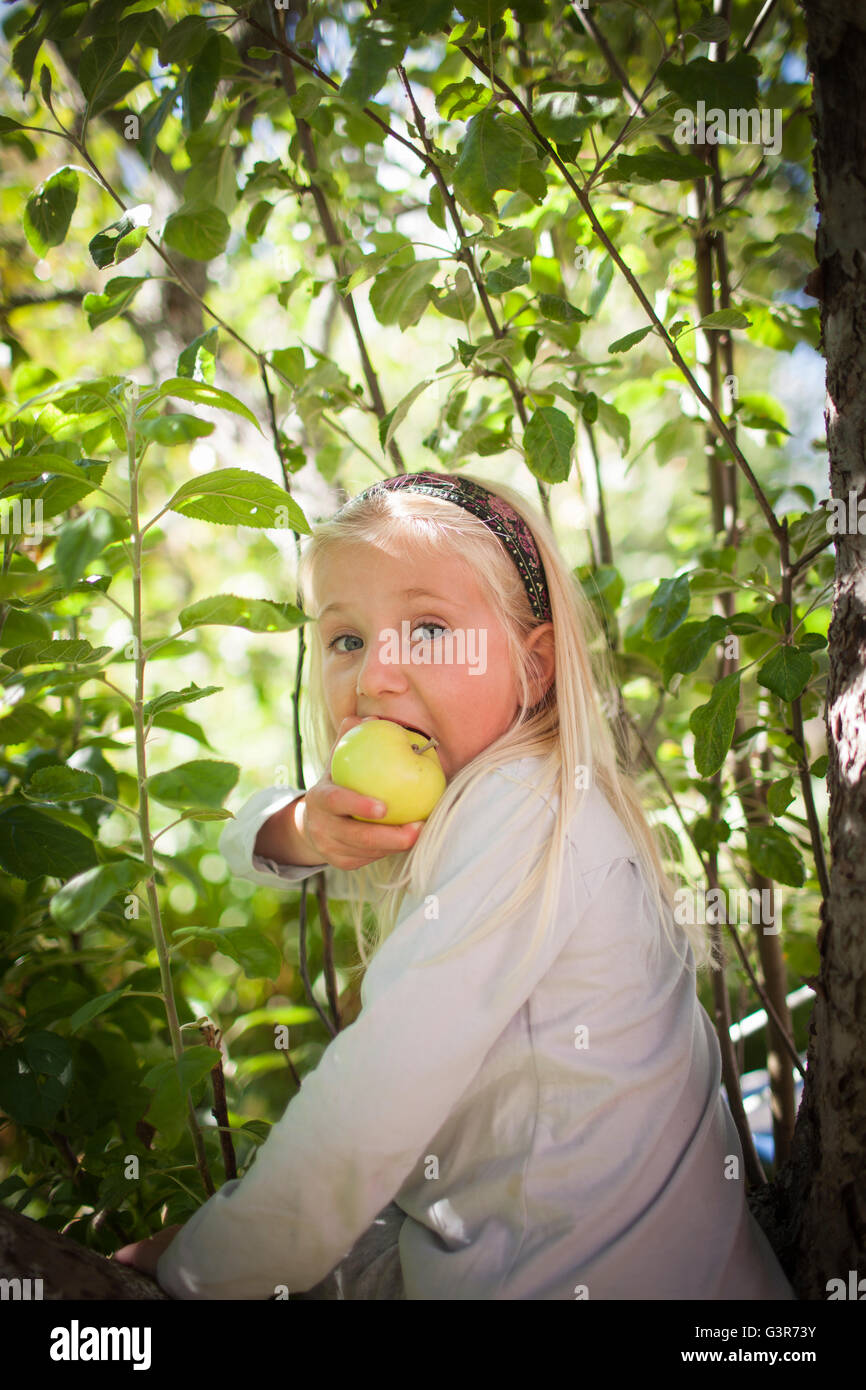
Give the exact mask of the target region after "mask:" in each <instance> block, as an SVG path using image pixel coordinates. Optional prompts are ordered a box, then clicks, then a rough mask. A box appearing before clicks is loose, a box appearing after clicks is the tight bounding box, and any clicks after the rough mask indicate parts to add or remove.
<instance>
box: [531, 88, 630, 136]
mask: <svg viewBox="0 0 866 1390" xmlns="http://www.w3.org/2000/svg"><path fill="white" fill-rule="evenodd" d="M612 95H614V96H616V97H621V95H622V89H621V88H620V87H619V86H618V85H617V88H616V92H615V93H612ZM532 119H533V121H534V122H535V124H536V125H537V127H538V129H539V130H540V131H541V134H542V135H546V136H547V138H548V140H555V141H556V143H557V144H558V145H570V144H572V143H573V142H576V143H577V144H578V145H579V144H580V141H581V140H582V139H583V135H584V132H585V131H586V129H587V127H588V126H590V125H592V124H594V122H595V121H596V119H597V118H596V116H595V114H594V113H593V112H591V111H587V110H586V109H585V102H584V100H583V98H582V96H581V93H580V92H579V91H571V92H565V91H558V92H543V93H541V94H540V95H539V96H538V97H537V98H536V99H535V101H534V103H533V107H532Z"/></svg>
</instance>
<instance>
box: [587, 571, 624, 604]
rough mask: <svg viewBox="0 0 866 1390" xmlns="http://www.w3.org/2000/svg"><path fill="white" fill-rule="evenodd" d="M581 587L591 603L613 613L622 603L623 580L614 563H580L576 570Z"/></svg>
mask: <svg viewBox="0 0 866 1390" xmlns="http://www.w3.org/2000/svg"><path fill="white" fill-rule="evenodd" d="M576 574H577V577H578V579H579V580H580V585H581V588H582V589H583V591H584V593H585V594H586V596H587V598H588V599H589V600H590V602H591V603H594V604H596V605H597V606H598V607H599V608H601V609H602V610H607V611H609V612H610V613H615V612H616V610H617V609H618V608H619V605H620V604H621V603H622V596H623V594H624V593H625V580H624V579H623V577H622V575H621V574H620V572H619V570H618V569H617V568H616V566H615V565H598V566H597V567H596V568H593V566H592V565H580V566H579V567H578V569H577V571H576Z"/></svg>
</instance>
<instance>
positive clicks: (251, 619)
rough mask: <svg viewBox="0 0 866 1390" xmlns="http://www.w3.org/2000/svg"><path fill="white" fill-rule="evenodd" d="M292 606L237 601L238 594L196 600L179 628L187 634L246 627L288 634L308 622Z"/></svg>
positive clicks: (263, 600) (184, 612)
mask: <svg viewBox="0 0 866 1390" xmlns="http://www.w3.org/2000/svg"><path fill="white" fill-rule="evenodd" d="M308 621H309V618H308V616H307V614H306V613H302V612H301V610H300V609H299V608H296V607H295V606H294V604H292V603H278V602H277V601H276V600H275V599H268V598H240V597H239V596H238V595H237V594H214V595H213V597H212V598H202V599H199V600H198V602H197V603H192V604H190V606H189V607H188V608H184V609H182V610H181V613H180V625H181V627H182V628H183V629H184V630H186V629H188V628H191V627H201V626H203V625H206V624H212V625H214V626H217V627H245V628H247V629H248V630H249V631H250V632H291V631H292V630H293V629H294V628H296V627H300V626H301V625H302V624H303V623H305V622H308Z"/></svg>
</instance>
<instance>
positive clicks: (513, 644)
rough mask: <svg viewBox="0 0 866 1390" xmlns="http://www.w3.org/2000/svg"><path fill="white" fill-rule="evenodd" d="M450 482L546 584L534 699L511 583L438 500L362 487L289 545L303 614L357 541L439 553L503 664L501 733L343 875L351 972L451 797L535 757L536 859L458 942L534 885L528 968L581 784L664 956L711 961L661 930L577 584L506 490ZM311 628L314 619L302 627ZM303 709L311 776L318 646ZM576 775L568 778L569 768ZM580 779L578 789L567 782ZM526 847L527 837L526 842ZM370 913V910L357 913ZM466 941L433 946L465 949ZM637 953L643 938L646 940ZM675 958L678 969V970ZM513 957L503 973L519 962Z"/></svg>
mask: <svg viewBox="0 0 866 1390" xmlns="http://www.w3.org/2000/svg"><path fill="white" fill-rule="evenodd" d="M460 477H461V478H469V479H470V481H472V482H476V483H479V484H480V485H481V486H482V487H485V488H487V490H488V491H489V492H492V493H493V494H494V495H496V496H498V497H500V498H502V499H503V500H504V501H506V502H508V503H509V504H510V505H511V506H512V507H513V508H514V510H515V511H516V512H517V513H518V514H519V515H520V516H521V517H522V518H523V519H524V521H525V522H526V524H527V525H528V526H529V528H530V530H531V531H532V534H533V536H534V537H535V541H536V544H537V546H538V550H539V554H540V556H541V559H542V562H543V564H544V569H545V573H546V575H547V582H548V591H549V594H550V602H551V612H552V620H553V632H554V645H555V660H556V675H555V678H554V679H553V681H552V682H551V683H550V684H549V686H548V688H547V690H546V693H545V694H544V696H543V698H542V699H541V701H540V702H537V703H535V704H534V705H533V704H532V694H533V692H537V691H539V690H540V689H541V688H542V685H543V682H542V673H541V669H540V664H539V661H538V658H537V657H536V654H535V652H534V651H529V652H527V651H525V649H524V646H523V642H524V640H525V639H526V637H527V634H528V633H529V632H531V630H532V629H533V628H534V627H535V626H536V625H537V624H538V619H537V618H536V617H535V615H534V614H533V612H532V608H531V606H530V603H529V600H528V597H527V594H526V590H525V588H524V585H523V581H522V579H521V577H520V574H519V572H518V570H517V568H516V566H515V564H514V562H513V561H512V559H511V557H510V555H509V554H508V552H507V550H506V549H505V547H504V546H503V544H502V542H501V541H500V540H499V539H498V538H497V537H496V536H495V535H493V534H492V533H491V532H490V531H489V530H488V528H487V527H486V526H485V525H484V523H483V522H482V521H480V520H479V519H478V518H477V517H475V516H473V515H472V514H471V513H469V512H467V511H466V510H465V509H464V508H462V507H458V506H456V505H455V504H454V503H452V502H445V501H441V500H439V499H437V498H433V497H430V496H428V495H426V494H423V493H413V492H409V491H405V490H397V491H390V490H388V489H376V490H375V491H374V492H372V493H370V494H369V495H368V496H367V497H356V498H353V499H350V500H349V501H348V502H346V503H345V504H344V505H343V506H342V507H341V508H340V511H339V513H338V515H337V516H336V517H333V518H331V519H330V520H327V521H323V522H321V523H320V524H318V525H316V526H315V527H314V529H313V532H312V535H311V537H310V538H309V540H307V542H306V545H305V548H304V549H303V550H302V555H301V561H300V566H299V574H298V587H299V591H300V598H301V602H302V603H303V607H304V611H305V612H307V613H311V612H312V611H313V609H314V608H315V587H316V586H315V578H316V574H317V573H318V572H319V570H320V566H325V565H327V563H328V561H329V558H330V557H331V556H332V555H333V554H334V552H335V550H336V548H337V547H339V546H342V545H344V544H346V543H357V542H363V543H367V544H374V545H381V544H383V543H385V542H386V543H387V544H388V545H389V546H390V547H394V546H395V545H396V547H397V548H398V549H401V548H402V547H404V546H405V548H406V550H407V551H408V550H409V549H410V548H411V546H412V544H413V543H414V544H415V545H420V546H424V547H429V546H431V545H433V546H436V547H441V549H442V550H444V551H445V552H446V553H447V554H448V555H449V556H454V557H458V558H460V559H462V560H463V561H464V562H465V563H466V564H468V565H469V566H470V567H471V569H472V572H473V574H474V575H475V577H476V578H477V581H478V584H479V587H480V588H481V590H482V592H483V594H484V596H485V598H486V599H487V600H488V602H489V603H490V605H491V607H492V608H493V610H494V611H495V613H496V615H497V617H498V619H499V621H500V623H501V625H502V627H503V629H504V631H505V633H506V638H507V651H508V659H509V661H510V664H511V668H512V671H513V673H514V676H515V679H516V681H517V685H518V690H519V692H520V700H519V705H520V707H519V711H518V715H517V717H516V719H515V721H514V723H513V724H512V725H511V727H510V728H509V729H507V730H506V732H505V733H503V734H501V735H500V736H499V737H498V738H496V739H495V740H494V741H493V742H492V743H491V744H489V745H488V747H487V748H485V749H484V750H483V751H482V752H481V753H479V754H478V755H477V756H476V757H475V758H473V759H471V761H470V762H469V763H467V764H466V766H465V767H463V768H461V769H460V771H459V772H457V773H456V774H455V775H454V776H453V777H452V779H451V780H450V781H449V782H448V784H447V786H446V789H445V791H444V792H443V794H442V796H441V798H440V800H439V801H438V802H437V804H436V806H435V807H434V809H433V811H432V812H431V814H430V816H429V817H428V819H427V822H426V824H425V827H424V829H423V831H422V832H421V834H420V836H419V837H418V839H417V840H416V842H415V844H414V846H413V847H412V849H411V850H408V851H404V852H403V853H401V854H393V855H388V856H385V857H383V858H382V859H378V860H375V861H374V862H373V863H372V864H368V865H365V866H364V867H362V868H360V869H356V870H353V871H352V876H353V880H354V882H355V883H356V884H357V890H358V891H357V894H356V895H355V896H353V897H352V898H351V900H350V906H351V911H352V917H353V922H354V928H355V938H356V941H357V944H358V952H359V955H360V958H361V964H360V965H359V966H357V967H355V969H356V970H357V971H362V970H364V969H365V968H366V966H367V965H368V964H369V961H370V959H371V957H372V955H373V954H374V953H375V951H376V950H377V949H378V948H379V946H381V944H382V943H383V942H384V941H385V940H386V939H387V937H388V936H389V935H390V933H391V932H392V931H393V930H394V927H395V926H396V924H397V920H398V917H399V911H400V905H401V903H402V901H403V898H404V896H405V894H406V892H407V891H410V892H411V893H412V895H413V897H416V896H417V897H419V899H421V898H423V893H424V887H425V885H429V883H430V882H432V881H433V876H432V870H433V868H434V866H435V865H436V863H437V860H438V858H439V855H440V850H441V847H442V841H443V838H444V836H445V833H446V830H447V828H448V823H449V820H450V813H451V810H452V808H453V807H454V805H455V804H456V803H457V802H458V801H459V799H460V798H461V797H462V796H464V795H466V794H468V792H469V791H470V789H471V788H472V787H474V786H475V784H476V783H477V782H478V781H479V780H480V779H481V778H482V777H483V776H484V775H485V774H486V773H488V772H490V771H492V770H493V769H494V768H498V767H501V766H503V765H505V764H507V763H510V762H512V761H514V760H515V759H519V758H524V757H530V756H538V755H541V756H542V757H543V758H544V761H543V763H542V765H541V768H540V777H539V781H538V783H537V784H536V789H537V790H538V792H539V793H540V795H542V796H545V797H550V798H551V799H552V797H553V796H554V795H557V794H558V805H557V808H556V812H555V816H556V820H555V825H554V827H553V833H552V834H551V835H550V837H549V842H548V845H547V848H546V850H545V851H544V852H543V853H542V854H541V856H540V858H539V859H538V862H537V864H536V867H535V869H534V871H533V872H532V874H531V875H530V876H529V877H528V878H527V879H526V880H525V881H524V882H523V884H522V885H521V888H520V889H519V890H518V892H517V893H515V894H514V895H513V896H512V897H511V899H510V900H509V902H508V903H507V904H506V905H505V906H504V907H500V908H497V910H496V912H495V913H494V914H493V915H492V916H490V917H488V918H487V920H485V921H482V923H481V926H480V928H479V930H478V931H477V933H474V934H473V936H472V937H471V940H472V941H474V940H476V939H478V938H479V937H481V936H483V935H486V934H487V933H488V932H490V931H493V930H495V928H496V927H497V926H499V925H501V923H502V922H503V921H504V920H505V919H506V918H507V917H509V916H511V915H512V914H513V913H515V912H517V911H518V910H519V909H520V908H521V907H522V906H523V905H524V903H525V902H527V901H529V900H531V899H532V898H533V896H534V895H535V893H536V890H537V889H538V887H539V885H540V884H543V893H542V895H541V904H540V909H539V913H538V921H537V925H536V929H535V933H534V935H533V937H532V939H531V941H530V944H529V949H528V952H527V956H526V960H529V959H531V957H532V955H533V954H534V952H535V951H536V950H537V949H538V946H539V944H540V942H541V939H542V937H543V933H544V928H545V924H546V923H548V922H550V921H552V920H553V915H554V913H555V911H556V908H557V905H558V897H559V888H560V881H561V874H562V861H563V854H564V850H565V845H566V834H565V832H566V829H567V827H568V825H569V824H570V822H571V820H572V818H573V816H574V815H575V813H576V811H577V810H578V808H579V805H580V800H581V799H582V798H581V791H582V790H583V789H585V788H586V787H588V786H590V785H592V783H593V781H595V783H596V784H597V785H598V787H599V788H600V789H601V791H602V792H603V794H604V796H605V797H606V799H607V801H608V803H609V805H610V806H611V807H612V809H613V810H614V812H615V813H616V815H617V816H618V818H619V820H620V822H621V824H622V825H623V827H624V828H625V830H626V832H627V833H628V835H629V837H630V838H631V840H632V842H633V844H634V847H635V849H636V851H637V854H638V857H639V860H640V862H641V865H642V867H643V870H644V874H645V878H646V883H647V886H648V888H649V892H650V896H651V901H652V904H653V906H654V907H655V908H656V909H657V911H658V913H659V917H660V920H661V922H662V924H663V926H664V930H665V932H666V933H667V935H668V937H669V939H670V941H671V944H672V945H673V946H674V949H675V950H677V949H679V950H682V947H683V946H685V947H686V949H685V952H684V953H683V956H682V959H683V960H684V962H685V963H686V964H687V965H690V966H691V968H693V969H701V968H703V967H704V966H706V965H707V964H709V963H711V957H710V953H709V947H708V941H707V934H706V931H705V928H704V926H703V924H702V923H700V922H696V923H695V924H693V925H692V924H689V923H686V924H683V925H678V924H677V923H676V922H675V921H674V917H673V908H674V886H673V883H672V882H671V880H670V879H669V878H668V875H667V873H666V871H665V868H664V865H663V862H662V858H661V854H660V851H659V846H658V844H657V841H656V838H655V834H654V832H653V829H652V827H651V826H650V824H649V822H648V820H647V817H646V815H645V813H644V809H643V805H642V801H641V796H640V793H639V791H638V789H637V787H636V785H635V783H634V781H633V780H632V778H631V776H630V775H629V774H628V773H627V772H626V771H625V770H624V769H623V768H622V767H620V766H619V758H618V750H617V743H616V740H615V738H614V735H613V733H612V731H611V727H610V724H609V723H608V720H607V717H606V716H605V713H604V704H608V707H610V701H611V698H612V696H613V693H614V691H615V683H614V680H613V675H612V668H611V663H610V657H609V650H608V647H607V643H606V642H605V640H604V636H603V634H602V631H601V628H600V625H599V623H598V621H597V619H596V617H595V614H594V612H593V609H592V606H591V604H590V603H589V601H588V600H587V598H586V597H585V595H584V593H583V590H582V588H581V585H580V582H579V581H578V579H577V577H576V576H575V575H574V574H573V573H572V571H571V570H570V569H569V568H568V565H567V564H566V562H565V560H564V559H563V557H562V555H561V553H560V551H559V547H558V545H557V542H556V538H555V536H554V534H553V531H552V530H551V528H550V526H549V525H548V523H547V521H546V520H545V518H544V517H543V516H542V515H541V514H540V513H539V512H538V511H536V510H535V508H533V507H531V506H530V505H528V504H527V502H526V501H525V499H524V498H523V497H522V496H521V494H520V493H518V492H516V491H515V490H514V489H512V488H510V487H505V486H503V485H502V484H501V483H498V482H497V483H495V484H491V483H490V482H488V481H487V480H486V479H483V478H479V477H475V476H474V475H473V474H469V473H465V472H464V471H463V470H461V473H460ZM314 621H315V620H314ZM308 695H309V701H308V705H307V710H306V713H305V714H302V731H303V733H304V737H305V740H306V742H307V745H308V747H309V749H310V752H311V755H312V760H313V763H314V765H315V766H316V767H317V768H318V769H319V773H318V775H321V774H322V773H324V771H325V769H326V768H327V767H328V763H329V758H330V754H331V751H332V749H333V746H334V743H335V740H336V737H337V730H336V728H335V727H334V726H333V724H332V722H331V720H330V716H329V715H328V712H327V705H326V702H325V699H324V690H323V682H322V654H321V642H320V641H318V640H314V641H312V642H311V643H310V664H309V675H308ZM579 771H580V773H581V776H580V778H578V772H579ZM578 780H580V781H581V783H582V787H579V786H578V785H577V783H578ZM530 838H531V837H530ZM368 904H369V905H370V906H371V907H374V912H373V913H372V914H370V913H368V912H367V911H366V908H367V906H368ZM371 915H372V921H371V920H370V917H371ZM466 944H467V941H466V940H464V941H462V942H461V943H460V945H459V947H457V948H454V947H452V948H451V951H446V952H445V953H444V954H443V956H441V957H439V959H444V958H445V956H448V955H450V954H452V952H453V951H454V950H455V949H459V950H462V949H465V946H466ZM647 944H648V947H651V945H652V943H647ZM689 949H690V950H691V957H692V959H691V962H689ZM526 960H525V961H524V962H521V964H520V965H519V966H517V967H516V969H518V970H519V969H521V968H523V966H524V965H525V963H526Z"/></svg>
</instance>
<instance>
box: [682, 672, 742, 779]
mask: <svg viewBox="0 0 866 1390" xmlns="http://www.w3.org/2000/svg"><path fill="white" fill-rule="evenodd" d="M739 703H740V673H739V671H734V672H732V673H731V675H729V676H724V677H723V678H722V680H720V681H717V682H716V684H715V685H714V686H713V693H712V695H711V696H710V698H709V700H708V701H707V703H706V704H705V705H699V706H698V707H697V709H693V710H692V713H691V715H690V717H689V727H690V729H691V730H692V732H693V733H694V735H695V767H696V768H697V770H698V772H699V773H700V775H701V776H702V777H712V775H713V773H714V772H718V770H719V768H720V767H721V766H722V763H723V762H724V761H725V757H726V756H727V753H728V750H729V748H730V746H731V742H732V740H733V737H734V724H735V722H736V718H737V707H738V705H739Z"/></svg>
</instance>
